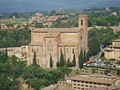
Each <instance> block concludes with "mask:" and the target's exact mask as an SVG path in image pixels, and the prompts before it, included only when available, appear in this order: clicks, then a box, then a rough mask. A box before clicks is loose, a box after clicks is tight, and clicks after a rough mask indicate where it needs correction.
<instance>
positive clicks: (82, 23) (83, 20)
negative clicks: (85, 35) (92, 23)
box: [78, 15, 88, 30]
mask: <svg viewBox="0 0 120 90" xmlns="http://www.w3.org/2000/svg"><path fill="white" fill-rule="evenodd" d="M87 27H88V19H87V15H80V16H79V20H78V28H81V29H84V30H87Z"/></svg>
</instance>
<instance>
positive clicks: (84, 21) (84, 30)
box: [78, 15, 88, 54]
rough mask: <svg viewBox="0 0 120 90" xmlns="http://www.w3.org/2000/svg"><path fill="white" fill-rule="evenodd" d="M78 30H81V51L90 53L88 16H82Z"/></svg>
mask: <svg viewBox="0 0 120 90" xmlns="http://www.w3.org/2000/svg"><path fill="white" fill-rule="evenodd" d="M78 28H79V30H80V34H79V35H80V37H79V38H80V43H81V44H80V50H81V49H82V50H83V51H84V53H86V54H87V52H88V18H87V15H80V16H79V19H78Z"/></svg>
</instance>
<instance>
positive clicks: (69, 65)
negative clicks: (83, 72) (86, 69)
mask: <svg viewBox="0 0 120 90" xmlns="http://www.w3.org/2000/svg"><path fill="white" fill-rule="evenodd" d="M72 66H73V64H72V63H71V62H70V59H69V58H68V60H67V67H72Z"/></svg>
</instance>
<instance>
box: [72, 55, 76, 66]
mask: <svg viewBox="0 0 120 90" xmlns="http://www.w3.org/2000/svg"><path fill="white" fill-rule="evenodd" d="M72 66H76V58H75V54H74V56H73V61H72Z"/></svg>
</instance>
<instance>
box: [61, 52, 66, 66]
mask: <svg viewBox="0 0 120 90" xmlns="http://www.w3.org/2000/svg"><path fill="white" fill-rule="evenodd" d="M64 65H65V60H64V55H63V53H62V51H61V56H60V66H64Z"/></svg>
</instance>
